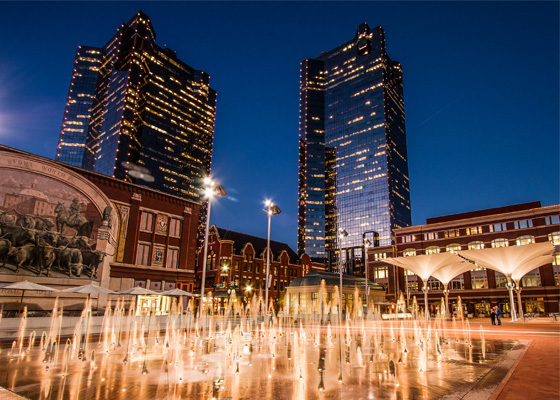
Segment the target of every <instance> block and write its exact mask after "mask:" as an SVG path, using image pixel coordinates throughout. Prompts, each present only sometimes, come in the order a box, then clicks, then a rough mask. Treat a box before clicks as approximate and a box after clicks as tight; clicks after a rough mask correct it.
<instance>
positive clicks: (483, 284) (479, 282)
mask: <svg viewBox="0 0 560 400" xmlns="http://www.w3.org/2000/svg"><path fill="white" fill-rule="evenodd" d="M471 283H472V288H473V289H488V278H487V277H486V276H472V277H471Z"/></svg>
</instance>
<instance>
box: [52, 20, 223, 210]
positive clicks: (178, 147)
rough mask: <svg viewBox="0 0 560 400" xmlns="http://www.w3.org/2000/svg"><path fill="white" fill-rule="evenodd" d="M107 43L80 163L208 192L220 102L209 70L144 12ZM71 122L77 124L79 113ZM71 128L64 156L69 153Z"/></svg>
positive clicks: (185, 193)
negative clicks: (159, 35) (159, 33)
mask: <svg viewBox="0 0 560 400" xmlns="http://www.w3.org/2000/svg"><path fill="white" fill-rule="evenodd" d="M100 50H101V55H102V61H101V64H100V66H99V69H98V74H97V77H96V85H95V90H94V96H93V102H92V105H91V113H90V118H91V119H90V122H89V127H88V133H87V138H86V140H85V151H84V155H83V160H82V163H81V166H82V167H83V168H86V169H89V170H92V171H95V172H99V173H102V174H105V175H109V176H113V177H115V178H118V179H123V180H127V181H132V182H135V183H138V184H141V185H144V186H148V187H151V188H153V189H157V190H161V191H163V192H166V193H170V194H174V195H177V196H181V197H184V198H187V199H190V200H194V201H199V200H201V199H202V195H203V193H202V178H203V177H204V176H206V175H208V174H209V172H210V164H211V158H212V142H213V135H214V117H215V108H216V92H215V91H214V90H213V89H211V88H210V86H209V80H210V78H209V76H208V74H206V73H205V72H203V71H200V70H195V69H193V68H191V67H190V66H188V65H187V64H185V63H184V62H182V61H181V60H179V59H178V58H177V55H176V54H175V52H174V51H172V50H171V49H168V48H162V47H160V46H158V45H157V44H156V34H155V31H154V28H153V26H152V24H151V22H150V19H149V17H148V16H147V15H145V14H143V13H142V12H138V13H137V14H136V15H135V16H134V17H133V18H132V19H131V20H130V21H129V22H128V23H126V24H122V25H121V26H120V27H119V29H118V30H117V33H116V35H114V36H113V37H112V38H111V39H110V40H109V41H108V42H107V43H106V44H105V46H103V47H102V48H101V49H100ZM74 74H76V72H75V73H74ZM73 80H74V77H73ZM71 86H72V85H71ZM70 106H71V104H70V103H69V104H68V105H67V112H66V113H65V116H66V114H69V112H68V109H69V107H70ZM64 123H65V124H66V125H69V124H72V119H71V118H70V117H68V118H65V121H64ZM63 130H64V127H63ZM65 136H66V133H65V134H64V137H63V135H61V139H60V145H59V154H60V155H57V157H62V156H61V154H62V152H61V150H60V149H62V148H64V144H65V143H66V140H65ZM60 159H61V160H62V161H64V160H63V159H62V158H60Z"/></svg>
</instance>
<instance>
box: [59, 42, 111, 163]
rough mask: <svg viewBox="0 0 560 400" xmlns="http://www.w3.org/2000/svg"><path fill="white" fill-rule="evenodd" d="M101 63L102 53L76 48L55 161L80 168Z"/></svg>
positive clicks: (95, 50)
mask: <svg viewBox="0 0 560 400" xmlns="http://www.w3.org/2000/svg"><path fill="white" fill-rule="evenodd" d="M102 61H103V54H102V53H101V49H99V48H96V47H88V46H80V47H78V51H77V52H76V58H75V60H74V70H73V71H72V79H71V80H70V89H68V99H67V101H66V108H65V110H64V118H63V120H62V128H61V130H60V138H59V140H58V148H57V151H56V160H57V161H62V162H65V163H67V164H70V165H74V166H76V167H81V166H82V160H83V158H84V149H85V146H86V136H87V133H88V126H89V121H90V117H91V108H92V104H93V97H94V94H95V85H96V84H97V76H98V75H99V68H100V67H101V62H102Z"/></svg>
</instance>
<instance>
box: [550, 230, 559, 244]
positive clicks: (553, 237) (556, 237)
mask: <svg viewBox="0 0 560 400" xmlns="http://www.w3.org/2000/svg"><path fill="white" fill-rule="evenodd" d="M548 240H550V241H551V242H552V244H553V245H555V246H558V245H560V232H552V233H549V234H548Z"/></svg>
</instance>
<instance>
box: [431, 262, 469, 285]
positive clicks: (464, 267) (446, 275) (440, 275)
mask: <svg viewBox="0 0 560 400" xmlns="http://www.w3.org/2000/svg"><path fill="white" fill-rule="evenodd" d="M473 267H474V265H473V264H471V263H470V262H468V261H459V262H455V263H453V264H447V265H445V266H443V267H442V268H440V269H438V270H436V271H434V272H432V276H433V277H434V278H436V279H437V280H439V281H440V282H441V283H443V284H444V285H447V284H448V283H449V282H451V280H452V279H453V278H455V277H456V276H457V275H460V274H462V273H463V272H467V271H470V270H471V269H473Z"/></svg>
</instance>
